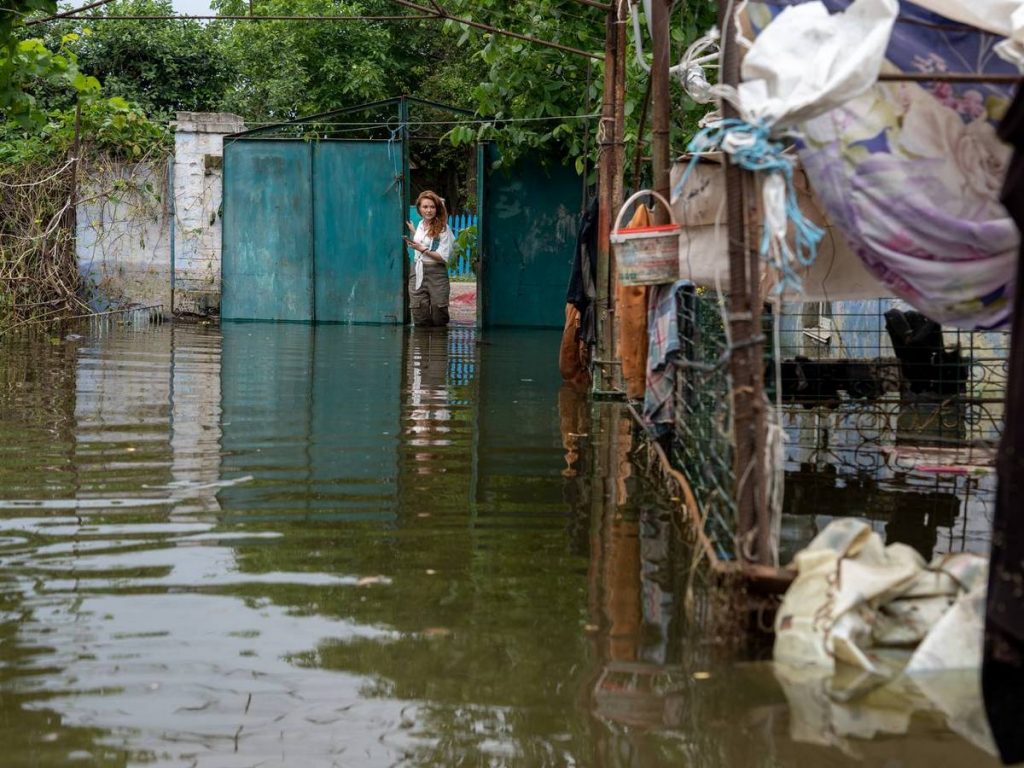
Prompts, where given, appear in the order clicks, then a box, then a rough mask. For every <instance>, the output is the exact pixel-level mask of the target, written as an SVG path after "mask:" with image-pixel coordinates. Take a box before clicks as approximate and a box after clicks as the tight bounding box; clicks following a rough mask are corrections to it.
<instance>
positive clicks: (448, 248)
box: [412, 221, 455, 290]
mask: <svg viewBox="0 0 1024 768" xmlns="http://www.w3.org/2000/svg"><path fill="white" fill-rule="evenodd" d="M412 239H413V240H414V241H415V242H416V243H417V245H424V246H426V248H427V250H428V251H433V252H434V253H436V254H437V255H438V256H440V257H441V258H442V259H444V263H445V264H447V263H448V259H449V258H450V257H451V255H452V246H453V245H454V244H455V238H454V237H452V228H451V227H448V226H446V227H445V228H444V231H442V232H441V235H440V237H435V238H431V237H430V235H428V234H427V227H426V223H425V222H423V221H420V223H419V224H418V225H417V226H416V234H414V235H413V236H412ZM424 261H427V259H426V257H425V256H424V255H423V254H422V253H420V252H419V251H416V261H415V264H414V269H415V272H416V282H415V283H414V284H413V288H414V289H415V290H419V288H420V286H421V285H423V262H424ZM429 261H430V263H432V264H436V263H437V262H436V261H435V260H434V259H429Z"/></svg>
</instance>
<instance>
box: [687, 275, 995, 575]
mask: <svg viewBox="0 0 1024 768" xmlns="http://www.w3.org/2000/svg"><path fill="white" fill-rule="evenodd" d="M677 319H678V329H679V331H678V332H679V341H680V349H679V357H678V360H677V362H676V367H677V375H676V388H675V394H674V405H675V420H674V428H673V430H672V432H671V434H670V436H669V440H670V446H669V447H670V451H669V453H670V456H671V459H672V461H673V463H675V465H676V466H677V467H678V468H679V469H680V470H681V471H682V472H683V473H684V474H685V476H686V478H687V481H688V482H689V483H690V485H691V486H692V488H693V491H694V494H695V496H696V498H697V500H698V503H699V504H700V506H701V514H702V516H703V518H704V520H705V530H706V533H707V534H708V536H709V538H710V539H711V540H712V541H713V542H714V543H715V546H716V548H717V550H718V552H719V555H720V556H721V557H723V558H732V557H735V555H736V553H735V552H734V542H733V532H734V531H735V530H736V522H737V505H736V487H737V478H736V476H735V470H734V467H733V450H732V421H731V419H732V413H731V389H730V386H731V384H730V379H729V370H728V357H727V355H726V354H725V352H726V350H727V347H728V344H727V341H726V334H725V328H724V325H723V322H722V315H721V312H720V307H719V303H718V300H717V297H716V296H714V295H713V294H710V293H698V292H697V291H695V290H693V289H692V288H686V289H682V290H681V291H680V292H679V294H678V295H677ZM763 322H764V332H765V337H766V339H767V340H768V342H767V343H766V347H765V348H766V357H765V389H766V393H767V394H768V396H769V398H770V399H771V400H772V401H773V402H774V401H776V399H777V400H779V401H781V409H780V412H779V418H780V420H781V425H780V426H781V427H782V429H783V430H784V432H785V436H786V437H785V447H784V452H785V458H784V469H785V483H786V485H785V495H784V499H783V510H782V511H783V530H782V545H781V549H782V560H783V561H784V562H785V561H787V560H788V558H789V556H791V555H792V554H793V553H794V552H795V551H796V550H797V549H799V548H800V547H801V546H803V545H805V544H806V543H808V541H809V540H810V538H811V537H813V535H814V533H815V532H816V531H817V529H818V528H819V527H820V524H821V523H823V522H824V521H825V519H827V518H830V517H838V516H847V515H856V516H860V517H867V518H868V519H870V520H873V521H875V522H876V523H877V524H878V525H879V526H884V528H885V533H886V535H887V538H888V540H889V541H904V542H906V543H908V544H910V545H911V546H914V547H915V548H917V549H918V551H919V552H921V554H922V555H923V556H924V557H926V558H930V557H931V556H932V555H933V554H934V553H936V552H948V551H959V550H971V551H985V550H986V548H987V546H988V537H989V530H988V529H989V526H988V519H989V517H990V514H991V506H992V504H993V503H994V493H995V475H994V470H993V468H992V465H993V457H994V453H995V449H996V444H997V442H998V439H999V436H1000V434H1001V432H1002V428H1003V400H1004V398H1005V391H1006V379H1007V370H1006V365H1007V357H1008V352H1009V334H1008V333H1006V332H992V331H984V332H982V331H961V330H955V329H943V328H942V327H941V326H939V325H938V324H937V323H934V322H933V321H931V320H929V319H928V318H927V317H924V316H923V315H921V314H920V313H917V312H914V311H912V310H908V309H904V308H902V307H901V306H899V305H898V304H897V303H896V302H895V301H893V300H889V299H884V300H872V301H848V302H833V303H828V302H819V303H803V304H787V305H783V306H782V307H781V311H779V312H778V314H777V315H772V314H771V313H768V314H766V315H765V316H764V318H763ZM776 326H777V327H776ZM773 342H774V343H773ZM776 357H777V360H776ZM777 374H778V375H777Z"/></svg>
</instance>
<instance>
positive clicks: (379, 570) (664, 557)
mask: <svg viewBox="0 0 1024 768" xmlns="http://www.w3.org/2000/svg"><path fill="white" fill-rule="evenodd" d="M83 334H84V335H83V337H81V338H70V337H69V338H60V337H53V338H51V337H48V336H46V335H38V336H31V337H18V338H11V339H6V340H4V339H0V744H2V755H0V765H3V766H64V765H68V766H125V765H160V766H165V765H166V766H203V767H210V766H218V767H219V766H224V767H234V766H239V767H241V766H289V767H291V766H299V767H306V766H335V765H337V766H389V765H410V766H435V765H438V766H463V765H465V766H478V765H524V766H546V765H552V766H595V767H596V766H609V767H611V766H659V765H674V766H783V765H787V766H788V765H801V766H806V765H814V766H845V765H861V764H870V765H885V766H928V767H929V768H937V767H938V766H944V765H971V766H972V768H980V767H981V766H986V765H995V764H996V761H995V760H994V758H992V757H990V756H989V754H988V753H987V752H986V751H984V748H985V746H986V743H985V734H984V719H983V716H982V714H981V711H980V701H979V700H978V694H977V690H976V685H975V684H974V681H973V679H971V678H970V677H968V678H967V679H962V678H958V679H949V678H947V679H943V680H938V681H932V684H930V685H922V686H917V687H915V686H912V685H909V684H904V685H902V686H897V687H894V686H889V687H885V688H882V689H875V690H872V691H868V692H863V693H864V695H860V696H856V697H853V696H849V695H844V692H845V693H848V692H849V691H853V690H858V686H859V687H860V688H863V682H862V681H846V682H844V681H836V680H828V681H823V680H807V679H797V678H795V677H794V676H793V675H787V674H782V673H776V672H775V671H773V669H772V667H771V666H770V665H769V664H768V663H766V662H758V661H754V660H753V659H752V656H751V652H749V651H738V650H733V649H732V644H730V643H728V642H725V640H726V638H723V637H721V636H719V635H717V634H716V633H715V632H712V631H710V630H708V629H707V627H706V626H702V625H701V624H700V623H699V622H689V621H687V618H686V617H687V616H688V615H691V613H690V612H689V611H688V610H687V606H688V604H692V603H688V601H686V600H684V599H683V595H684V593H685V591H686V587H687V585H688V584H689V583H690V581H689V579H690V575H691V572H690V567H689V566H690V558H689V556H688V552H687V550H686V547H685V546H684V545H683V543H682V541H681V539H680V536H679V535H678V531H677V530H676V528H675V526H674V524H673V522H672V519H671V517H670V516H669V515H668V513H667V512H666V509H667V507H666V504H665V502H664V499H662V498H661V497H660V495H659V493H658V491H657V489H655V488H654V487H652V486H650V485H648V484H646V483H645V482H644V481H643V480H642V478H641V477H640V476H639V470H638V469H637V468H636V467H635V466H633V465H632V464H631V463H630V457H631V455H632V450H631V446H632V444H631V440H632V438H631V436H630V430H629V423H628V421H627V420H626V419H625V417H624V415H622V414H620V413H617V412H616V411H614V410H613V411H612V412H611V413H610V415H609V416H608V419H609V423H610V424H612V425H613V426H612V428H610V429H609V430H607V433H606V434H599V435H591V434H589V430H590V423H591V422H590V419H589V418H588V413H589V411H588V408H589V406H588V405H587V404H586V403H585V402H584V401H582V400H581V399H579V398H578V397H577V396H574V395H573V394H572V393H571V392H568V391H563V390H560V389H559V385H560V381H559V376H558V370H557V364H556V358H557V349H558V341H559V334H557V333H551V332H537V331H534V332H527V331H488V332H487V333H486V334H484V335H478V334H477V332H476V331H474V330H472V329H469V328H453V329H450V330H448V331H427V332H422V331H415V330H409V329H402V328H393V327H346V326H320V327H316V328H313V327H310V326H304V325H269V324H248V323H232V324H225V325H224V326H223V327H221V328H218V327H198V326H181V325H177V326H171V325H164V326H155V327H150V328H147V329H143V330H136V331H132V330H130V329H120V330H118V329H109V330H107V331H105V332H103V333H88V332H83ZM597 407H601V408H607V409H615V408H616V406H611V405H606V406H597ZM609 441H615V443H616V445H617V446H618V449H617V450H616V451H614V455H615V457H616V460H614V461H611V462H605V463H602V462H600V461H597V460H595V456H596V455H597V454H598V453H599V452H600V450H601V448H602V446H605V445H607V444H608V443H609ZM606 465H610V466H606ZM602 467H604V469H602ZM608 500H610V501H611V503H610V504H606V503H605V502H606V501H608ZM844 686H845V687H844Z"/></svg>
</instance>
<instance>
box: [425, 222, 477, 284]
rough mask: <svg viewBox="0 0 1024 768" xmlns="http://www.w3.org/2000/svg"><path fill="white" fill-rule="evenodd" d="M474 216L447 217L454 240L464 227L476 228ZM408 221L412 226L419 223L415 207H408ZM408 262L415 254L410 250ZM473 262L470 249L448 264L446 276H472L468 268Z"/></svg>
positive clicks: (470, 269)
mask: <svg viewBox="0 0 1024 768" xmlns="http://www.w3.org/2000/svg"><path fill="white" fill-rule="evenodd" d="M476 220H477V217H476V214H475V213H456V214H451V215H449V216H448V226H449V227H450V228H451V230H452V235H453V236H454V237H456V238H458V236H459V232H461V231H462V230H464V229H465V228H466V227H475V226H476ZM409 221H411V222H412V223H413V226H415V225H417V224H419V223H420V214H419V212H418V211H417V210H416V206H414V205H410V206H409ZM408 252H409V261H412V260H413V258H414V257H415V255H416V254H415V253H414V252H413V250H412V248H409V249H408ZM472 260H473V253H472V248H469V249H467V250H466V251H465V252H464V253H462V254H461V255H460V256H459V257H458V258H457V259H455V260H453V261H450V262H449V263H448V274H449V275H451V276H452V277H459V276H465V275H472V274H473V270H472V268H471V267H470V263H471V262H472Z"/></svg>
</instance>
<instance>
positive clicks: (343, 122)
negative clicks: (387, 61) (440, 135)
mask: <svg viewBox="0 0 1024 768" xmlns="http://www.w3.org/2000/svg"><path fill="white" fill-rule="evenodd" d="M600 116H601V113H600V112H594V113H592V114H584V115H548V116H545V117H491V118H478V119H476V120H409V121H408V122H407V123H406V124H407V125H408V126H409V127H410V128H414V127H418V126H421V125H490V124H494V123H535V122H545V121H549V120H590V119H593V118H597V117H600ZM396 123H397V121H396V120H395V119H394V118H391V119H390V120H387V121H383V122H382V121H375V122H363V123H354V122H352V121H351V120H309V121H308V122H304V123H294V124H289V123H279V122H270V123H258V122H248V121H246V125H251V126H257V127H262V126H267V125H279V126H281V127H282V128H288V127H292V125H294V127H296V128H298V127H301V126H304V125H345V126H350V127H352V128H389V127H392V126H394V125H395V124H396Z"/></svg>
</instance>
